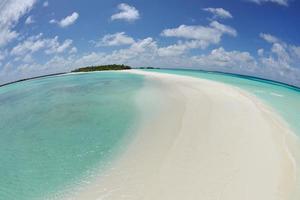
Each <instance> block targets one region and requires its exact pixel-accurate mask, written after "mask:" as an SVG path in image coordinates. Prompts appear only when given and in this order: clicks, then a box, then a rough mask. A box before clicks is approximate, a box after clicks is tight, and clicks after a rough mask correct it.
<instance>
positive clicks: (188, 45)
mask: <svg viewBox="0 0 300 200" xmlns="http://www.w3.org/2000/svg"><path fill="white" fill-rule="evenodd" d="M224 34H227V35H230V36H233V37H235V36H236V35H237V32H236V30H235V29H233V28H232V27H230V26H226V25H224V24H221V23H219V22H217V21H213V22H211V23H210V24H209V25H208V26H200V25H199V26H187V25H180V26H179V27H177V28H172V29H165V30H163V31H162V33H161V35H162V36H165V37H177V38H182V39H186V40H188V41H185V42H180V43H178V44H175V45H171V46H168V47H165V48H162V49H161V50H160V54H168V55H171V54H173V55H179V54H181V53H184V52H185V51H186V50H188V49H193V48H202V49H204V48H206V47H208V46H209V45H211V44H218V43H219V42H220V41H221V38H222V36H223V35H224Z"/></svg>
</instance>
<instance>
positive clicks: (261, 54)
mask: <svg viewBox="0 0 300 200" xmlns="http://www.w3.org/2000/svg"><path fill="white" fill-rule="evenodd" d="M264 52H265V50H264V49H258V50H257V55H259V56H263V55H264Z"/></svg>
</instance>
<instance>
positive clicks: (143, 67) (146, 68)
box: [139, 67, 160, 69]
mask: <svg viewBox="0 0 300 200" xmlns="http://www.w3.org/2000/svg"><path fill="white" fill-rule="evenodd" d="M139 69H160V68H159V67H139Z"/></svg>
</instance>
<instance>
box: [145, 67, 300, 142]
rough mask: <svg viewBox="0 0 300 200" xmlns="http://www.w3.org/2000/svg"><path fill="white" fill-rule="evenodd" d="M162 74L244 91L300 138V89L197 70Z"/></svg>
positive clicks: (166, 71) (174, 70)
mask: <svg viewBox="0 0 300 200" xmlns="http://www.w3.org/2000/svg"><path fill="white" fill-rule="evenodd" d="M151 71H157V72H161V73H170V74H178V75H186V76H192V77H198V78H204V79H209V80H214V81H218V82H222V83H226V84H230V85H233V86H236V87H239V88H241V89H244V90H246V91H248V92H250V93H252V94H254V95H256V96H257V97H259V98H260V99H261V100H263V101H264V102H265V103H267V104H268V105H270V106H271V107H272V108H273V109H274V110H275V111H277V112H278V113H279V114H280V116H282V117H283V119H285V121H286V122H287V123H288V124H289V125H290V126H291V128H292V129H293V130H294V132H295V133H296V134H297V135H298V136H300V89H299V88H295V87H290V86H288V85H284V84H279V83H276V82H272V81H267V80H263V79H255V78H253V77H241V76H235V75H230V74H220V73H214V72H205V71H196V70H177V69H173V70H172V69H156V70H151Z"/></svg>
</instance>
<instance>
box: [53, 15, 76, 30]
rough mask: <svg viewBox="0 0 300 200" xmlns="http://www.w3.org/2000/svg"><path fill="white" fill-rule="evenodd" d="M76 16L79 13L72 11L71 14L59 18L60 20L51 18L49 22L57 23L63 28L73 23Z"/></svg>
mask: <svg viewBox="0 0 300 200" xmlns="http://www.w3.org/2000/svg"><path fill="white" fill-rule="evenodd" d="M78 18H79V14H78V13H77V12H73V13H72V14H71V15H69V16H67V17H65V18H63V19H61V20H60V21H57V20H55V19H51V20H50V21H49V23H50V24H58V25H59V26H60V27H62V28H65V27H67V26H70V25H72V24H74V23H75V22H76V20H77V19H78Z"/></svg>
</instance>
